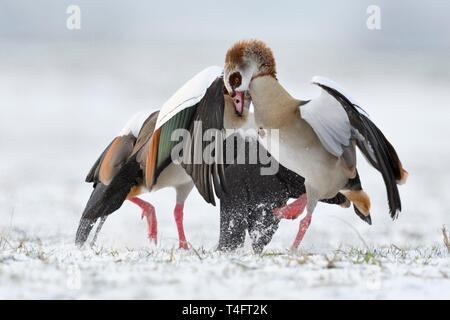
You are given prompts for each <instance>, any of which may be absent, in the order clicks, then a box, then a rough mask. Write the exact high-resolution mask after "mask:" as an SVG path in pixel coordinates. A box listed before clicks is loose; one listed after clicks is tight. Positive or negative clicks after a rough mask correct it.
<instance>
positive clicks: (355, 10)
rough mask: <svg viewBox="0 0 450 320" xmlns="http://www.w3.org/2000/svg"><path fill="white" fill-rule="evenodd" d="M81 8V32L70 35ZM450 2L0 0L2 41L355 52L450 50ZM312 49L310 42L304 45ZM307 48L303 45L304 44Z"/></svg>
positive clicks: (0, 34) (347, 0) (0, 32)
mask: <svg viewBox="0 0 450 320" xmlns="http://www.w3.org/2000/svg"><path fill="white" fill-rule="evenodd" d="M71 4H75V5H79V6H80V7H81V10H82V19H83V20H82V30H81V31H80V32H77V33H73V32H72V33H71V32H68V31H67V30H66V29H65V20H66V15H65V14H64V12H65V9H66V8H67V7H68V6H69V5H71ZM371 4H375V5H378V6H380V8H381V10H382V29H383V31H382V32H378V33H374V32H370V31H368V30H367V28H366V27H365V22H366V17H367V16H366V13H365V12H366V8H367V7H368V6H369V5H371ZM449 12H450V3H449V2H448V1H437V0H435V1H429V2H427V3H426V4H425V3H424V2H423V1H406V0H402V1H388V0H384V1H367V0H366V1H349V0H346V1H339V2H337V1H330V0H328V1H315V2H312V1H302V2H300V1H189V2H186V1H173V0H172V1H143V0H140V1H132V2H130V1H114V2H111V1H99V0H97V1H88V0H84V1H83V0H79V1H66V0H62V1H51V0H42V1H39V2H35V1H24V0H1V1H0V38H1V39H2V40H12V41H30V40H32V41H37V42H39V41H63V42H67V41H93V40H96V41H101V40H105V41H120V40H139V41H143V40H151V39H152V40H154V39H160V38H175V39H180V38H186V39H204V40H211V39H221V40H228V41H234V40H235V39H240V38H247V37H258V38H264V39H266V41H269V42H270V41H272V40H274V39H279V40H280V39H281V40H289V41H293V42H294V43H301V41H312V40H314V39H315V41H317V42H322V43H323V42H325V43H332V44H333V45H335V44H337V43H339V44H341V45H342V46H350V47H353V48H357V47H363V48H373V47H377V48H379V49H380V48H381V49H386V50H388V49H391V50H392V49H410V48H420V49H424V47H426V48H428V49H430V50H435V49H444V48H446V49H448V48H449V34H448V30H449V29H450V19H449V18H448V15H449ZM305 44H307V43H305ZM305 44H304V45H305Z"/></svg>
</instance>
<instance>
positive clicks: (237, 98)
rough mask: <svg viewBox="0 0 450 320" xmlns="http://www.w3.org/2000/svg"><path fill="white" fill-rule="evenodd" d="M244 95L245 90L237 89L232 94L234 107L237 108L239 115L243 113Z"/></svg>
mask: <svg viewBox="0 0 450 320" xmlns="http://www.w3.org/2000/svg"><path fill="white" fill-rule="evenodd" d="M244 97H245V91H235V92H233V94H232V95H231V98H232V99H233V102H234V107H235V109H236V113H237V114H238V115H240V116H241V115H242V111H243V110H244Z"/></svg>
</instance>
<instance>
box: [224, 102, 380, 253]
mask: <svg viewBox="0 0 450 320" xmlns="http://www.w3.org/2000/svg"><path fill="white" fill-rule="evenodd" d="M228 99H229V97H226V100H225V102H226V103H225V112H224V127H225V129H232V128H235V129H242V130H238V131H237V132H235V133H234V134H233V135H231V136H229V137H227V140H226V142H225V144H224V149H225V150H227V152H228V151H229V148H234V153H235V155H234V157H235V158H237V152H238V145H240V144H241V145H244V147H242V149H244V150H245V153H246V156H245V160H246V161H245V164H228V163H226V164H225V179H226V181H227V190H228V193H226V194H224V195H223V196H222V198H221V199H220V237H219V245H218V247H217V249H218V250H221V251H229V250H235V249H237V248H238V247H240V246H242V245H243V244H244V241H245V233H246V232H245V231H246V230H248V234H249V236H250V239H251V244H252V248H253V251H254V252H256V253H260V252H262V250H263V249H264V247H265V246H266V245H267V244H268V243H269V242H270V241H271V239H272V236H273V235H274V233H275V232H276V230H277V229H278V224H279V222H280V218H283V217H284V216H283V215H282V214H278V215H274V214H272V211H273V210H275V209H276V208H279V207H282V206H285V205H286V203H287V201H288V200H289V199H290V198H299V197H300V196H301V195H302V194H304V193H305V185H304V181H305V180H304V178H303V177H301V176H299V175H297V174H296V173H294V172H292V171H290V170H288V169H286V168H285V167H283V166H279V168H278V171H277V173H276V174H275V175H261V172H260V170H261V167H263V166H267V164H268V163H271V161H276V160H274V159H270V158H271V157H270V155H268V157H267V158H265V159H264V160H263V161H261V159H260V158H258V159H257V161H256V163H254V164H251V162H250V160H249V158H250V157H249V150H258V149H259V148H262V149H263V150H264V148H263V147H262V146H261V145H260V144H259V143H258V141H257V140H256V139H254V136H252V135H251V131H247V130H248V129H253V130H254V115H253V113H249V110H248V108H244V109H243V111H242V114H241V116H238V117H236V111H235V108H234V105H233V103H228V101H227V100H228ZM246 133H250V136H247V135H245V134H246ZM230 139H234V141H231V142H230ZM227 146H228V147H227ZM263 152H265V150H264V151H263ZM277 167H278V164H277ZM321 201H322V202H325V203H330V204H338V205H340V206H343V207H348V206H349V205H350V203H349V201H348V200H347V199H346V198H345V196H344V195H343V194H341V193H338V194H337V195H336V196H335V197H334V198H332V199H326V200H321ZM354 208H355V212H356V214H357V215H358V216H359V217H360V218H362V219H363V220H364V221H365V222H367V223H369V224H371V220H370V215H368V216H367V217H366V216H364V215H362V214H361V213H359V211H358V210H357V209H356V207H354ZM295 209H296V208H294V209H293V211H295ZM298 209H299V208H297V211H298ZM298 214H301V212H299V213H298Z"/></svg>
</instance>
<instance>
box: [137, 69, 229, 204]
mask: <svg viewBox="0 0 450 320" xmlns="http://www.w3.org/2000/svg"><path fill="white" fill-rule="evenodd" d="M224 106H225V102H224V96H223V80H222V68H220V67H209V68H207V69H205V70H203V71H202V72H200V73H199V74H197V75H196V76H195V77H193V78H192V79H191V80H189V81H188V82H187V83H186V84H185V85H184V86H183V87H181V88H180V89H179V90H178V91H177V92H176V93H175V94H174V95H173V96H172V97H171V98H170V99H169V100H168V101H167V102H166V103H165V104H164V105H163V107H162V108H161V110H160V112H159V115H158V119H157V121H156V125H155V131H154V134H153V136H152V141H151V143H150V145H149V148H150V151H152V152H149V153H148V155H149V157H151V158H149V159H148V160H147V167H146V173H145V184H146V185H147V186H148V187H149V186H151V185H153V183H155V181H156V179H157V177H158V175H159V173H160V172H161V171H162V170H163V169H164V168H165V167H166V166H167V165H168V164H169V163H171V162H172V161H174V160H175V159H172V153H173V151H174V148H175V147H176V146H178V145H180V143H183V149H182V151H181V153H179V155H181V156H182V158H181V159H177V160H178V161H180V163H181V165H182V166H183V167H184V168H185V170H186V172H187V173H188V174H189V175H190V176H191V177H192V180H193V181H194V184H195V186H196V187H197V190H198V191H199V193H200V194H201V195H202V197H203V198H204V199H205V201H207V202H208V203H211V204H213V205H215V199H214V192H215V193H216V195H217V196H218V197H220V195H221V193H222V192H224V191H225V178H224V177H225V175H224V169H223V161H220V156H221V149H222V142H220V143H217V149H216V151H217V153H216V154H215V158H214V159H213V161H209V162H208V161H205V159H204V158H203V157H202V155H203V151H204V150H205V149H206V148H207V147H208V145H209V144H210V143H209V142H208V141H203V139H201V138H202V137H204V136H205V133H207V132H209V131H208V130H209V129H217V131H216V132H222V130H223V113H224ZM177 129H185V130H186V132H189V134H190V137H191V141H184V139H183V138H181V137H178V138H177V137H173V134H174V133H175V131H176V130H177ZM194 138H200V140H195V139H194ZM216 139H217V141H219V140H220V141H221V137H216ZM180 140H183V141H180ZM197 142H199V143H197ZM184 143H186V144H184ZM155 151H156V152H155ZM199 155H200V157H199ZM213 184H214V188H213Z"/></svg>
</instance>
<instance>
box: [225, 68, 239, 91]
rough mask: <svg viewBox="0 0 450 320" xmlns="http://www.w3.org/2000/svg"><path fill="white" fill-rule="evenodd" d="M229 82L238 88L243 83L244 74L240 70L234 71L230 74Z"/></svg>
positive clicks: (232, 86)
mask: <svg viewBox="0 0 450 320" xmlns="http://www.w3.org/2000/svg"><path fill="white" fill-rule="evenodd" d="M228 82H229V83H230V86H231V88H233V89H234V88H238V87H239V86H240V85H241V83H242V76H241V74H240V73H239V72H234V73H232V74H231V75H230V77H229V79H228Z"/></svg>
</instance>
